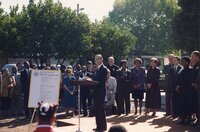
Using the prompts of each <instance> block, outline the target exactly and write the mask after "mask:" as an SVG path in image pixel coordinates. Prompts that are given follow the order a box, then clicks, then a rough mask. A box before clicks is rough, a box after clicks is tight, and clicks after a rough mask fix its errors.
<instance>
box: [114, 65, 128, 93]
mask: <svg viewBox="0 0 200 132" xmlns="http://www.w3.org/2000/svg"><path fill="white" fill-rule="evenodd" d="M116 80H117V94H118V93H119V94H121V92H122V91H124V90H125V91H128V92H130V84H131V71H130V70H128V69H127V70H126V71H125V73H124V71H122V69H118V70H117V75H116Z"/></svg>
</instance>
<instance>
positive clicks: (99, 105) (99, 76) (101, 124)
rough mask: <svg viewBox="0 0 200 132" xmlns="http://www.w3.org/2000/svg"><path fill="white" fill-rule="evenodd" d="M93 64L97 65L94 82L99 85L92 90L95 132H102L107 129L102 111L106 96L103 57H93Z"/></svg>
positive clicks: (105, 71) (105, 75)
mask: <svg viewBox="0 0 200 132" xmlns="http://www.w3.org/2000/svg"><path fill="white" fill-rule="evenodd" d="M95 63H96V65H97V71H96V75H95V76H94V80H95V81H98V82H99V84H98V85H97V86H96V87H95V88H94V110H95V119H96V126H97V127H96V128H95V129H93V130H94V131H95V132H103V131H106V129H107V124H106V115H105V111H104V100H105V95H106V88H105V82H106V79H107V68H106V67H105V66H104V64H103V57H102V55H101V54H97V55H95Z"/></svg>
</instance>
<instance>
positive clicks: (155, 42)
mask: <svg viewBox="0 0 200 132" xmlns="http://www.w3.org/2000/svg"><path fill="white" fill-rule="evenodd" d="M176 8H177V6H176V3H175V2H174V0H117V1H116V2H115V5H114V9H113V11H112V12H110V14H109V20H110V21H111V22H112V23H115V24H117V25H118V26H120V27H127V28H129V30H130V31H131V32H132V33H133V34H134V35H135V36H136V37H137V43H136V47H135V49H132V51H133V54H135V55H138V56H140V55H141V54H142V53H144V52H149V53H155V52H156V53H157V54H161V53H163V52H164V50H166V49H168V48H172V43H171V30H172V29H171V21H172V18H173V16H174V11H175V10H176Z"/></svg>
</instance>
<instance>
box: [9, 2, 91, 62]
mask: <svg viewBox="0 0 200 132" xmlns="http://www.w3.org/2000/svg"><path fill="white" fill-rule="evenodd" d="M11 18H12V17H11ZM15 20H16V23H17V31H18V34H17V35H18V38H19V45H20V47H21V48H20V49H21V50H20V51H19V52H15V53H16V54H15V55H17V56H18V57H26V58H30V59H34V60H35V61H36V63H37V64H38V63H39V62H38V61H40V63H41V64H42V63H44V62H46V60H48V59H49V58H51V57H56V58H57V59H59V60H61V59H63V60H62V61H61V63H63V62H64V61H65V60H66V59H68V60H73V59H75V58H78V57H79V56H80V55H82V52H84V50H85V47H87V43H83V42H84V34H87V33H89V26H90V22H89V19H88V18H87V16H86V15H84V14H79V15H77V14H76V12H75V11H72V10H71V9H69V8H64V7H63V6H62V4H61V3H53V0H45V1H44V2H42V1H40V2H39V3H31V4H29V5H28V7H24V8H23V10H22V11H21V12H20V13H19V14H18V17H17V18H16V19H15Z"/></svg>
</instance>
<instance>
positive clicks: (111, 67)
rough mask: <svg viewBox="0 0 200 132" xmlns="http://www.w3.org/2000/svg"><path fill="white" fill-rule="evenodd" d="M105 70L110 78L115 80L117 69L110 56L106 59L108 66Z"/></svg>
mask: <svg viewBox="0 0 200 132" xmlns="http://www.w3.org/2000/svg"><path fill="white" fill-rule="evenodd" d="M107 68H108V69H109V70H110V76H112V77H115V78H116V73H117V70H118V69H119V67H118V66H117V65H116V64H115V59H114V57H112V56H110V57H108V66H107Z"/></svg>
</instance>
